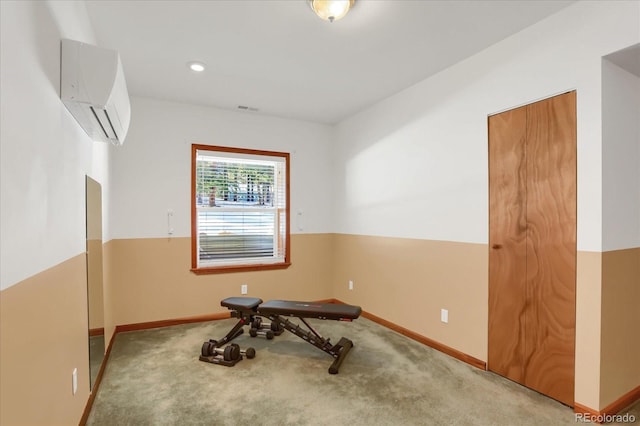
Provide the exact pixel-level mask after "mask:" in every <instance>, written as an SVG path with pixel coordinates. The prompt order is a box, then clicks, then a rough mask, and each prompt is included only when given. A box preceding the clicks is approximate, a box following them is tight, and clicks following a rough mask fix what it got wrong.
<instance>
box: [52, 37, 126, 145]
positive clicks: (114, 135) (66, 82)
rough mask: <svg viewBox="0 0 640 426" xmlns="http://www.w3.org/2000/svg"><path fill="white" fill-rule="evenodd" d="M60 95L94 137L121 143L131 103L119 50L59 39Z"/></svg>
mask: <svg viewBox="0 0 640 426" xmlns="http://www.w3.org/2000/svg"><path fill="white" fill-rule="evenodd" d="M60 61H61V69H60V98H61V99H62V102H64V104H65V106H66V107H67V109H68V110H69V111H70V112H71V114H72V115H73V116H74V117H75V119H76V120H77V121H78V123H79V124H80V126H82V128H83V129H84V131H85V132H87V134H88V135H89V137H91V139H93V140H94V141H100V142H111V143H113V144H116V145H121V144H122V143H123V142H124V138H125V136H126V135H127V131H128V130H129V122H130V121H131V104H130V103H129V93H128V92H127V84H126V82H125V79H124V72H123V71H122V64H121V63H120V56H119V55H118V52H116V51H115V50H111V49H104V48H101V47H97V46H93V45H90V44H86V43H82V42H79V41H75V40H68V39H63V40H62V48H61V58H60Z"/></svg>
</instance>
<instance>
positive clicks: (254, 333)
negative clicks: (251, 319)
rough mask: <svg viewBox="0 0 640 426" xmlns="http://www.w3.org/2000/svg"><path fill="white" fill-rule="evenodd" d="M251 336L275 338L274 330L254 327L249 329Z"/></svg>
mask: <svg viewBox="0 0 640 426" xmlns="http://www.w3.org/2000/svg"><path fill="white" fill-rule="evenodd" d="M249 336H251V337H256V336H265V337H266V338H267V340H271V339H273V336H274V334H273V331H272V330H263V329H257V328H252V329H251V330H249Z"/></svg>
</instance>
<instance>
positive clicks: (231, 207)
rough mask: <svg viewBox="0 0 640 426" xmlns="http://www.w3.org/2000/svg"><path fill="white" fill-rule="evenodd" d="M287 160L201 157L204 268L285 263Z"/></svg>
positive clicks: (202, 152)
mask: <svg viewBox="0 0 640 426" xmlns="http://www.w3.org/2000/svg"><path fill="white" fill-rule="evenodd" d="M285 173H286V158H284V157H277V156H266V155H256V154H243V153H238V152H223V151H215V150H208V149H198V150H197V151H196V162H195V197H196V199H195V200H194V202H195V206H196V221H197V240H198V242H197V251H198V267H207V266H216V265H234V264H252V263H256V264H261V263H275V262H282V261H284V256H285V249H286V247H285V244H286V243H285V241H286V238H285V235H284V233H285V232H286V226H285V225H286V211H287V209H286V207H287V205H286V203H287V199H286V195H287V194H286V176H285Z"/></svg>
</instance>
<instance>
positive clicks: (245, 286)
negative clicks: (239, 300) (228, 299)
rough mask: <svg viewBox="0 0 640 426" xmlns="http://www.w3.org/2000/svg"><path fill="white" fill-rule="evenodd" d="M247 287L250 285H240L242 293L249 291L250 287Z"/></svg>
mask: <svg viewBox="0 0 640 426" xmlns="http://www.w3.org/2000/svg"><path fill="white" fill-rule="evenodd" d="M247 287H248V286H247V285H246V284H242V285H241V286H240V293H242V294H247V291H248V288H247Z"/></svg>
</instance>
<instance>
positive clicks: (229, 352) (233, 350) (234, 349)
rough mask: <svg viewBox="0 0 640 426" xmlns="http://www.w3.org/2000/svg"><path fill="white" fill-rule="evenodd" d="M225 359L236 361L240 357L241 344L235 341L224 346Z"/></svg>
mask: <svg viewBox="0 0 640 426" xmlns="http://www.w3.org/2000/svg"><path fill="white" fill-rule="evenodd" d="M223 356H224V360H225V361H235V360H237V359H239V358H240V346H238V345H236V344H235V343H232V344H230V345H229V346H227V347H226V348H224V355H223Z"/></svg>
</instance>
